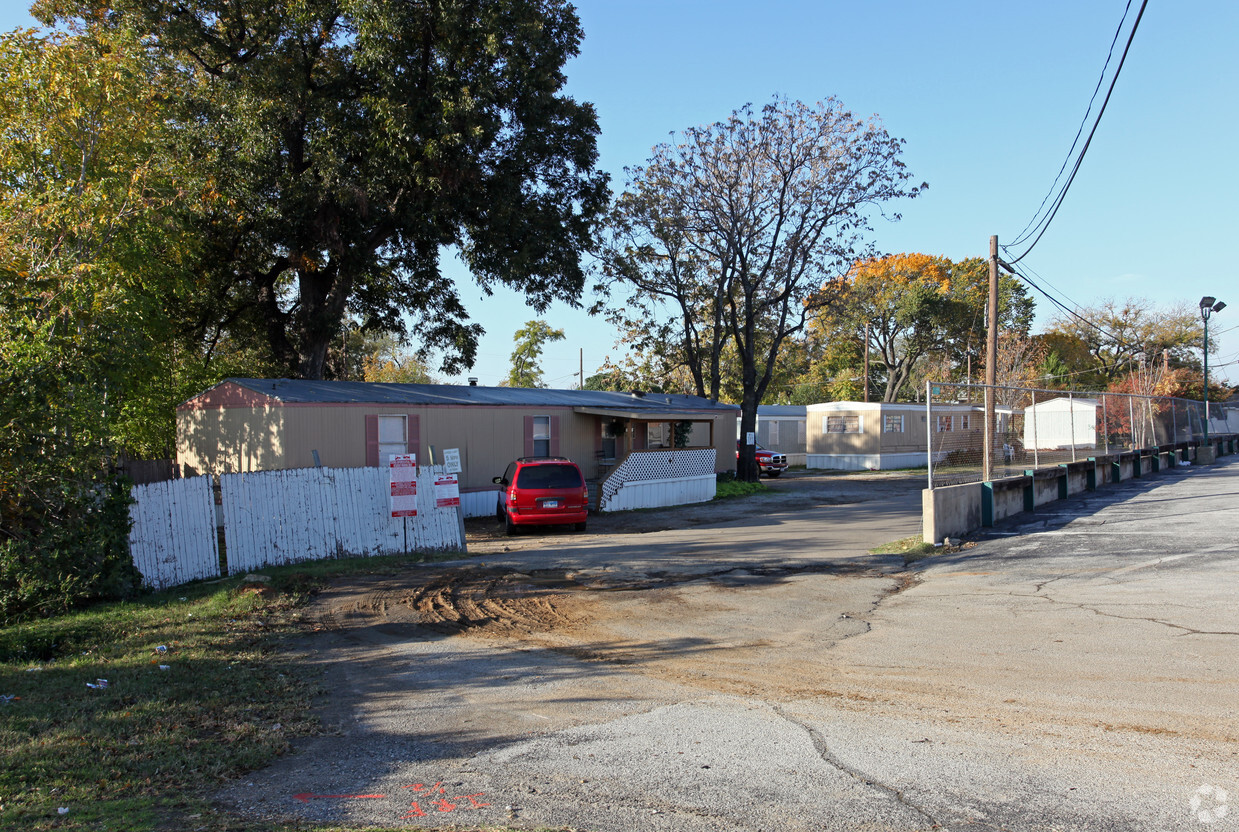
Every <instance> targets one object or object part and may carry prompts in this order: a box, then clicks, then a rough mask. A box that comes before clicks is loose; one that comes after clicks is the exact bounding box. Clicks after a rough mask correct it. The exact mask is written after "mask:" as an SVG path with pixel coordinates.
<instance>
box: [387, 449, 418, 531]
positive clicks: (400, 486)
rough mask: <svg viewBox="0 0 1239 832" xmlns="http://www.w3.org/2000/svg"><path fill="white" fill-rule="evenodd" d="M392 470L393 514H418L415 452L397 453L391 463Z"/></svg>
mask: <svg viewBox="0 0 1239 832" xmlns="http://www.w3.org/2000/svg"><path fill="white" fill-rule="evenodd" d="M388 467H389V469H390V471H391V516H392V517H416V516H417V458H416V457H415V456H414V455H413V454H395V455H393V456H392V458H391V463H390V464H389V466H388Z"/></svg>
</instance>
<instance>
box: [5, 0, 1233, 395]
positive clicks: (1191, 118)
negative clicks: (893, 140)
mask: <svg viewBox="0 0 1239 832" xmlns="http://www.w3.org/2000/svg"><path fill="white" fill-rule="evenodd" d="M1125 5H1126V0H1071V2H1060V1H1059V0H1040V1H1039V2H1035V3H990V2H937V3H926V2H923V0H920V1H919V2H913V1H912V0H869V2H863V3H856V2H850V3H840V2H834V0H818V2H802V1H801V0H785V1H784V2H779V1H778V0H768V2H766V3H763V4H760V6H759V4H756V3H753V2H751V0H750V1H749V2H738V1H733V0H709V1H708V2H707V0H658V2H652V0H622V2H621V0H579V2H578V3H577V8H578V12H579V14H580V17H581V22H582V26H583V28H584V31H585V41H584V43H583V45H582V50H581V55H580V56H579V57H578V58H577V59H575V60H574V61H572V62H571V63H570V64H569V66H568V67H567V74H568V79H569V92H570V94H572V95H573V96H575V97H577V98H578V99H583V100H587V101H591V102H593V103H594V104H595V106H596V107H597V109H598V114H599V119H600V123H601V128H602V135H601V137H600V141H599V149H600V153H601V159H600V164H601V166H602V167H603V168H604V169H605V170H607V171H609V172H610V173H611V174H612V177H613V179H612V185H613V188H615V190H616V191H617V192H618V191H619V189H621V188H622V187H623V185H624V173H623V169H624V168H625V167H626V166H632V165H640V164H641V163H643V162H644V161H645V160H646V159H647V158H648V156H649V153H650V149H651V148H652V147H653V146H654V145H655V144H658V143H660V142H663V141H666V140H667V139H668V137H669V134H670V133H671V132H673V131H676V130H680V129H683V128H685V127H688V126H693V125H698V124H706V123H711V122H714V121H717V120H720V119H723V118H725V117H726V116H727V115H728V114H730V113H731V111H732V110H734V109H736V108H738V107H740V106H742V105H744V104H745V103H749V102H751V103H753V104H755V105H757V106H760V105H762V104H764V103H766V102H768V101H769V100H770V99H771V97H772V96H774V95H776V94H779V95H784V96H787V97H789V98H794V99H801V100H804V101H816V100H820V99H824V98H826V97H828V96H834V97H836V98H838V99H839V100H840V101H841V102H842V103H843V104H844V105H845V106H847V107H848V108H849V109H851V110H852V111H853V113H855V114H856V115H858V116H869V115H873V114H876V115H878V116H880V117H881V119H882V121H883V122H884V124H885V126H886V128H887V130H888V131H889V132H890V133H891V134H892V135H894V136H898V137H901V138H904V139H906V141H907V145H906V148H905V155H904V161H905V162H906V163H907V165H908V167H909V169H910V170H911V172H912V174H913V176H914V177H915V179H916V180H917V181H920V180H925V181H927V182H928V183H929V186H930V187H929V190H928V191H927V192H926V193H925V194H924V195H923V196H922V197H920V198H918V199H916V200H910V201H907V202H905V203H903V204H902V205H899V206H896V207H895V209H896V210H898V211H900V212H901V213H902V214H903V219H902V220H901V221H899V222H894V223H892V222H886V221H883V220H881V219H877V220H876V221H875V224H874V231H873V235H872V239H873V241H874V242H875V244H876V245H877V247H878V248H879V249H880V250H883V251H887V252H900V251H922V252H926V253H930V254H942V255H946V256H948V257H951V258H952V259H961V258H964V257H970V256H983V255H985V254H986V253H987V251H988V244H989V237H990V235H991V234H997V235H998V237H999V242H1000V243H1005V242H1009V241H1011V240H1012V239H1013V238H1014V237H1015V236H1016V235H1017V234H1018V233H1019V232H1020V230H1021V229H1023V227H1024V226H1025V224H1026V223H1027V222H1028V221H1029V220H1030V219H1031V218H1032V216H1033V214H1034V212H1035V211H1036V210H1037V207H1038V205H1039V204H1040V203H1041V200H1042V198H1043V197H1044V196H1045V195H1046V193H1047V191H1048V190H1049V188H1050V185H1051V183H1052V182H1053V180H1054V177H1055V175H1056V174H1057V173H1058V170H1059V167H1060V166H1061V165H1062V163H1063V161H1064V159H1065V158H1066V155H1067V150H1068V148H1069V147H1070V144H1071V141H1072V138H1073V137H1074V136H1075V133H1076V130H1077V128H1078V127H1079V124H1080V121H1081V119H1082V117H1083V115H1084V111H1085V108H1086V106H1087V104H1088V101H1089V98H1090V96H1091V95H1092V92H1093V88H1094V86H1095V85H1096V83H1097V79H1098V77H1099V74H1100V73H1101V69H1102V65H1103V62H1104V60H1105V57H1106V52H1107V50H1108V48H1109V46H1110V42H1111V39H1112V38H1113V36H1114V32H1115V29H1116V27H1117V26H1118V23H1119V19H1120V17H1121V16H1122V14H1123V9H1124V7H1125ZM1139 5H1140V3H1139V0H1133V3H1132V10H1131V13H1130V15H1129V18H1128V23H1127V24H1126V27H1125V29H1124V36H1123V39H1125V37H1126V31H1127V30H1128V29H1129V28H1130V21H1131V20H1132V19H1134V16H1135V14H1136V11H1137V9H1138V8H1139ZM28 23H29V19H28V18H26V17H24V16H22V15H20V14H18V13H16V12H14V11H12V10H7V11H2V12H0V26H3V28H5V29H11V28H13V27H15V26H19V25H27V24H28ZM1237 35H1239V4H1236V3H1233V2H1229V0H1198V1H1194V0H1182V1H1181V2H1176V3H1167V2H1164V0H1163V2H1151V3H1150V4H1149V7H1148V9H1147V11H1146V12H1145V15H1144V19H1143V20H1142V21H1141V24H1140V29H1139V31H1138V32H1137V34H1136V38H1135V41H1134V43H1133V45H1132V49H1131V53H1130V55H1129V56H1128V59H1127V63H1126V65H1125V66H1124V69H1123V74H1122V76H1121V77H1120V79H1119V82H1118V86H1117V88H1116V90H1115V93H1114V95H1113V97H1112V99H1111V101H1110V104H1109V107H1108V109H1107V111H1106V114H1105V117H1104V119H1103V120H1102V123H1101V127H1100V129H1099V130H1098V132H1097V135H1096V138H1095V139H1094V140H1093V143H1092V146H1091V148H1090V149H1089V153H1088V156H1087V158H1086V159H1085V161H1084V164H1083V166H1082V167H1081V170H1080V173H1079V174H1078V176H1077V177H1076V181H1075V183H1074V184H1073V186H1072V189H1071V191H1070V193H1069V194H1068V195H1067V199H1066V201H1065V203H1064V205H1063V207H1062V209H1061V210H1060V211H1059V213H1058V216H1057V218H1056V219H1055V221H1054V223H1053V225H1052V226H1051V227H1050V229H1049V231H1048V232H1047V233H1046V235H1045V236H1044V237H1043V238H1042V240H1041V242H1040V243H1039V244H1038V245H1037V247H1036V249H1035V250H1033V252H1032V253H1031V254H1029V255H1028V257H1027V259H1026V260H1024V261H1023V262H1022V263H1021V265H1026V266H1028V267H1030V268H1031V269H1032V270H1033V271H1034V272H1035V273H1036V274H1037V275H1040V276H1041V277H1042V278H1043V279H1044V283H1042V285H1043V286H1046V285H1047V284H1048V286H1052V287H1054V288H1056V289H1057V290H1059V292H1060V297H1062V298H1064V299H1065V300H1068V302H1074V303H1077V304H1084V305H1087V304H1092V303H1095V302H1097V301H1099V300H1101V299H1104V298H1110V297H1113V298H1118V299H1123V298H1127V297H1139V298H1148V299H1149V300H1151V301H1152V302H1154V303H1156V304H1158V305H1169V304H1173V303H1179V302H1187V303H1189V304H1191V305H1193V306H1195V304H1196V303H1197V302H1198V301H1199V299H1200V297H1201V296H1202V295H1206V294H1207V295H1214V296H1216V297H1218V298H1220V299H1222V300H1226V301H1228V302H1231V309H1227V310H1225V311H1224V312H1222V313H1220V314H1219V315H1217V316H1216V317H1214V319H1213V320H1212V321H1211V327H1210V330H1211V336H1214V335H1216V336H1217V337H1218V340H1219V343H1220V345H1221V352H1220V354H1218V355H1217V356H1215V357H1214V358H1213V359H1211V361H1210V364H1211V369H1213V368H1214V367H1217V368H1218V369H1217V372H1216V375H1215V377H1217V378H1221V379H1223V380H1227V379H1229V380H1230V381H1231V383H1239V365H1236V363H1235V362H1236V361H1237V360H1239V291H1236V289H1237V288H1239V284H1237V281H1236V280H1235V273H1236V268H1235V265H1234V259H1233V257H1232V256H1231V255H1230V253H1229V251H1228V245H1229V241H1230V240H1232V239H1233V238H1234V236H1235V226H1236V220H1237V219H1239V216H1237V214H1239V212H1236V210H1235V208H1234V203H1233V200H1234V199H1235V197H1236V194H1239V167H1237V165H1236V161H1235V154H1234V148H1235V147H1236V145H1237V144H1239V142H1237V141H1236V131H1237V130H1239V104H1237V102H1239V97H1237V96H1236V88H1237V87H1239V51H1237V50H1235V48H1234V42H1235V39H1236V36H1237ZM1121 49H1122V40H1120V43H1119V45H1118V47H1116V54H1115V59H1114V60H1115V61H1117V59H1118V55H1119V53H1121ZM1112 66H1113V64H1112ZM1103 94H1104V89H1103ZM1020 250H1022V249H1020ZM450 268H455V267H450ZM458 280H459V282H460V283H461V286H462V296H463V298H464V299H465V302H466V307H467V308H468V309H469V310H470V312H471V314H473V316H474V318H475V319H476V320H477V321H478V322H480V323H481V324H482V325H483V326H484V327H485V328H486V329H487V331H488V335H487V336H486V337H485V338H484V339H483V341H482V344H481V347H480V350H479V359H478V363H477V366H475V368H474V369H473V371H472V372H470V373H468V374H467V375H475V376H477V377H479V378H480V380H481V383H482V384H495V383H497V382H498V381H499V380H500V379H501V378H502V377H503V376H504V375H505V374H506V372H507V366H508V356H509V354H510V352H511V349H512V334H513V332H515V330H516V329H517V328H519V327H520V326H521V325H522V324H523V323H524V322H525V321H527V320H529V319H531V318H533V317H535V315H534V313H533V311H532V310H530V309H528V308H527V307H525V306H524V304H523V302H522V301H521V299H520V298H519V296H516V295H511V294H507V293H502V294H498V293H497V294H496V296H495V297H492V298H489V299H483V298H482V293H481V292H480V290H478V289H476V287H475V286H473V284H472V283H471V282H470V281H469V278H468V275H467V274H464V273H460V274H459V276H458ZM1034 296H1035V297H1036V299H1037V301H1038V310H1039V315H1038V320H1037V325H1036V329H1038V330H1039V329H1041V328H1042V327H1044V326H1045V325H1046V324H1048V322H1049V320H1050V318H1051V316H1052V310H1051V306H1050V304H1049V302H1048V301H1046V300H1045V299H1044V298H1042V297H1040V296H1039V295H1036V294H1035V293H1034ZM586 300H587V301H588V298H587V299H586ZM544 317H545V318H546V320H548V322H549V323H551V324H552V325H553V326H556V327H561V328H563V329H564V330H565V332H566V334H567V338H566V340H565V341H563V342H560V343H558V344H554V345H551V346H550V347H548V349H547V352H546V355H545V357H544V361H543V369H544V373H545V377H546V380H547V382H548V383H550V384H551V386H556V387H561V386H562V387H566V386H572V385H575V383H576V378H575V377H574V375H573V374H574V373H575V372H576V370H577V363H578V349H583V350H584V361H585V372H586V375H589V374H591V373H592V372H593V371H594V369H595V368H596V367H597V366H598V365H600V364H601V363H602V361H603V359H604V358H605V357H606V356H607V355H612V356H617V355H618V354H619V352H620V351H619V350H617V349H616V348H615V347H614V341H615V337H616V335H615V333H614V332H613V331H612V330H611V328H610V327H609V326H608V325H607V324H606V323H605V322H604V321H602V320H600V319H596V318H589V317H588V316H586V315H585V314H584V313H583V312H581V311H578V310H572V309H569V308H567V307H565V306H562V305H556V306H555V307H553V308H552V309H551V311H550V312H549V313H548V314H547V315H545V316H544ZM1231 318H1234V322H1233V323H1231V320H1230V319H1231ZM1232 327H1235V329H1234V330H1233V331H1227V330H1230V329H1231V328H1232ZM1227 365H1229V366H1227Z"/></svg>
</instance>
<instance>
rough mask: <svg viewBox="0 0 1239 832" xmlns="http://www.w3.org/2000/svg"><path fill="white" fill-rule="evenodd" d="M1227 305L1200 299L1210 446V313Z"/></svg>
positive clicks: (1207, 431) (1206, 419)
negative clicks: (1203, 329) (1203, 326)
mask: <svg viewBox="0 0 1239 832" xmlns="http://www.w3.org/2000/svg"><path fill="white" fill-rule="evenodd" d="M1225 308H1226V304H1225V303H1223V302H1222V301H1220V300H1218V299H1217V298H1211V297H1209V296H1208V295H1205V296H1204V297H1203V298H1201V299H1200V319H1201V320H1202V321H1204V324H1205V444H1206V445H1208V444H1209V313H1211V312H1221V311H1222V310H1223V309H1225Z"/></svg>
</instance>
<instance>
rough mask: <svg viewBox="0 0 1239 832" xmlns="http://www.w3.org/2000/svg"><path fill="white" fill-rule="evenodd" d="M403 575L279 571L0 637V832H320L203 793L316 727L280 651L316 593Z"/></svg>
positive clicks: (304, 686)
mask: <svg viewBox="0 0 1239 832" xmlns="http://www.w3.org/2000/svg"><path fill="white" fill-rule="evenodd" d="M408 564H409V560H408V559H406V558H372V559H356V560H342V561H323V562H318V563H313V564H302V565H299V566H289V567H280V568H277V569H270V570H265V571H264V574H266V575H269V576H270V577H271V579H272V580H271V581H270V583H269V584H262V583H256V582H251V583H249V584H246V583H244V582H243V581H242V579H240V578H232V579H226V580H224V581H217V582H213V583H210V584H206V583H200V584H192V585H189V586H186V587H181V588H179V589H175V590H171V591H169V592H164V593H159V594H155V595H151V596H149V597H147V598H144V599H142V600H140V601H137V602H130V603H123V604H111V605H105V606H99V607H95V608H92V609H88V610H85V611H82V612H79V613H75V614H73V615H68V616H64V617H61V618H57V619H51V620H46V621H37V622H31V623H26V624H20V625H16V626H11V627H6V628H3V629H0V748H2V749H3V765H0V830H6V832H7V831H8V830H12V832H18V830H20V831H21V832H33V831H34V830H51V829H56V830H176V832H195V830H228V831H229V832H232V831H233V830H235V832H240V830H246V831H247V832H276V830H316V831H317V832H327V830H328V829H329V828H331V827H321V826H312V825H298V824H294V825H285V824H271V823H263V822H254V821H249V820H246V821H242V820H240V819H237V818H233V817H229V816H227V815H225V814H223V813H221V812H218V811H217V810H215V809H213V808H212V807H211V805H210V803H209V795H210V794H211V792H212V791H213V790H214V789H216V788H217V787H218V786H219V785H220V784H221V783H223V782H224V781H225V780H226V779H228V778H231V777H235V776H238V775H240V774H242V773H243V772H246V771H250V770H253V769H256V768H260V767H262V766H264V765H266V764H267V763H269V762H270V761H271V760H272V759H273V758H274V757H276V756H277V755H279V754H281V753H283V752H285V751H286V750H288V748H289V746H290V741H291V740H293V739H294V738H296V737H303V736H307V735H311V734H313V733H315V732H316V731H318V730H319V724H318V721H317V719H316V718H315V717H314V716H313V715H312V713H311V708H312V705H313V701H314V698H315V696H316V694H318V692H319V688H318V684H317V681H316V679H315V677H314V676H312V675H311V674H309V673H308V672H307V671H305V670H304V669H303V668H302V667H300V666H299V665H298V663H297V662H296V661H295V660H293V658H292V657H291V655H290V654H289V653H288V651H287V640H288V639H289V638H290V637H293V636H296V635H300V634H301V632H302V626H301V620H300V608H301V607H302V606H303V605H304V603H305V601H306V599H307V598H308V597H309V594H310V593H311V592H312V591H313V589H314V588H315V586H317V585H318V584H319V583H320V581H321V580H322V579H323V578H324V577H325V576H327V575H329V574H331V573H333V572H335V573H344V572H347V573H358V572H390V571H393V570H395V569H398V568H402V567H405V566H407V565H408ZM104 679H106V680H107V684H106V687H105V686H103V685H102V683H101V682H100V681H99V680H104ZM92 685H93V686H94V687H91V686H92ZM398 828H399V829H401V830H405V831H406V832H407V830H410V829H412V828H414V827H410V826H400V827H398Z"/></svg>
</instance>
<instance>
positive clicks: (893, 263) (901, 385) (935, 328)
mask: <svg viewBox="0 0 1239 832" xmlns="http://www.w3.org/2000/svg"><path fill="white" fill-rule="evenodd" d="M827 291H832V292H834V293H835V294H836V296H837V300H836V302H835V303H834V304H833V305H832V307H831V308H830V309H828V310H825V311H824V312H823V313H821V315H820V318H821V321H820V323H819V324H818V325H817V329H818V330H819V332H818V337H822V336H823V335H825V334H826V333H827V332H833V333H834V334H835V335H836V336H843V337H848V338H851V339H858V340H859V341H860V343H862V344H863V343H864V336H865V333H866V330H867V331H868V335H869V343H870V346H869V349H870V351H871V360H870V364H871V382H872V383H871V387H872V388H873V390H874V395H875V396H877V397H880V398H881V399H882V400H883V401H888V402H893V401H896V400H897V399H898V398H900V397H901V396H909V395H915V391H913V390H911V388H910V386H909V385H910V383H911V382H912V381H913V379H914V378H916V377H917V376H918V375H920V374H921V370H922V369H928V368H919V367H918V365H919V364H922V363H926V362H931V363H933V364H934V365H935V369H934V370H933V371H932V372H931V373H930V375H932V376H934V377H935V379H936V380H939V381H943V380H946V379H945V378H942V377H940V376H941V374H943V373H948V374H949V370H950V368H952V367H958V368H960V372H958V373H956V375H958V376H959V377H961V378H962V377H964V376H966V370H964V369H963V368H964V367H966V366H967V365H968V363H969V362H968V358H969V355H970V354H971V356H972V361H971V364H972V368H973V371H974V378H975V374H976V373H977V372H979V369H980V368H981V367H982V359H983V357H984V346H985V325H986V324H985V306H986V302H987V299H988V294H989V273H988V264H987V263H986V261H985V260H984V259H982V258H978V257H974V258H968V259H965V260H961V261H958V262H952V261H950V260H948V259H947V258H945V257H936V256H932V255H928V254H919V253H908V254H888V255H885V256H883V257H877V258H871V259H868V260H862V261H858V262H857V263H855V264H853V266H852V268H851V269H850V270H849V272H848V274H847V276H846V278H844V279H842V280H838V281H835V282H834V283H833V284H832V285H830V286H828V287H827ZM1034 311H1035V307H1034V304H1033V301H1032V299H1031V298H1029V297H1028V294H1027V290H1026V289H1025V288H1024V286H1023V284H1021V283H1019V282H1018V281H1016V280H1015V278H1012V277H1010V276H1006V275H1003V276H1001V277H1000V279H999V285H998V327H999V330H1000V331H1001V332H1003V333H1009V334H1011V335H1018V336H1020V337H1025V336H1027V333H1028V330H1029V328H1030V327H1031V326H1032V319H1033V314H1034ZM863 355H864V353H863V351H862V353H861V361H862V363H863ZM862 373H863V371H862V370H861V368H860V366H856V367H854V368H853V370H852V372H851V374H852V375H854V376H858V377H859V376H861V375H862ZM862 384H863V379H862Z"/></svg>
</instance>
